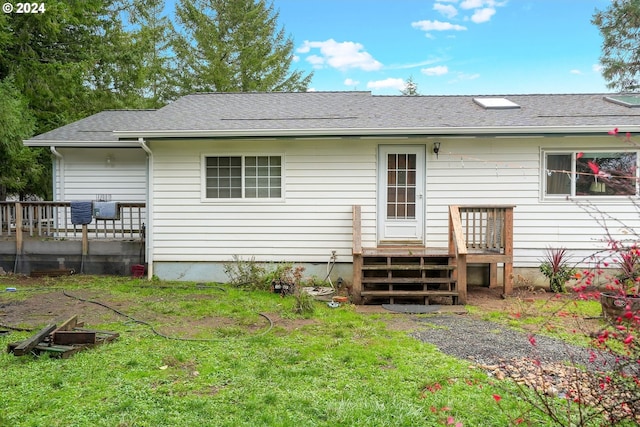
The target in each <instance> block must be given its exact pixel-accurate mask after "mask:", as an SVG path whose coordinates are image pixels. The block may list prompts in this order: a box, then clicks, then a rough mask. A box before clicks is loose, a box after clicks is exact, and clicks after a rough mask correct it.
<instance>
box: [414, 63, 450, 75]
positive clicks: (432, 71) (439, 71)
mask: <svg viewBox="0 0 640 427" xmlns="http://www.w3.org/2000/svg"><path fill="white" fill-rule="evenodd" d="M420 72H421V73H422V74H426V75H427V76H443V75H445V74H448V73H449V68H448V67H447V66H445V65H438V66H437V67H430V68H423V69H422V70H420Z"/></svg>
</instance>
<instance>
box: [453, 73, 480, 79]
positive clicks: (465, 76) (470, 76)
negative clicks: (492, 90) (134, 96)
mask: <svg viewBox="0 0 640 427" xmlns="http://www.w3.org/2000/svg"><path fill="white" fill-rule="evenodd" d="M478 78H480V74H478V73H476V74H465V73H458V80H475V79H478Z"/></svg>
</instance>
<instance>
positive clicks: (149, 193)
mask: <svg viewBox="0 0 640 427" xmlns="http://www.w3.org/2000/svg"><path fill="white" fill-rule="evenodd" d="M138 144H140V148H142V149H143V150H144V151H145V153H147V200H146V202H145V203H146V205H147V229H146V236H145V239H146V245H147V279H149V280H151V279H152V278H153V152H152V151H151V149H150V148H149V146H148V145H147V142H146V141H145V140H144V138H138Z"/></svg>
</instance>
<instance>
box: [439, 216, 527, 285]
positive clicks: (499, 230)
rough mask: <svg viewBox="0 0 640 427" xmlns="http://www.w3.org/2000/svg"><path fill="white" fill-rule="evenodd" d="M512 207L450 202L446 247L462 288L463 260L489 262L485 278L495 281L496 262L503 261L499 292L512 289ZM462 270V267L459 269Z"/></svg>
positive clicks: (493, 283)
mask: <svg viewBox="0 0 640 427" xmlns="http://www.w3.org/2000/svg"><path fill="white" fill-rule="evenodd" d="M513 208H514V206H506V205H487V206H450V207H449V250H450V253H454V254H455V255H456V259H457V262H458V275H459V276H458V285H460V279H461V277H460V275H464V277H463V278H462V279H463V281H464V286H460V287H461V288H463V289H465V290H466V268H462V267H461V265H460V262H463V263H464V265H465V267H466V264H467V263H478V264H489V266H490V270H489V282H490V285H491V286H494V285H495V284H496V283H497V265H498V264H503V280H502V282H503V293H504V294H505V295H508V294H510V293H511V291H512V289H513V277H512V276H513ZM463 270H465V271H463Z"/></svg>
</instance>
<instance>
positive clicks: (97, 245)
mask: <svg viewBox="0 0 640 427" xmlns="http://www.w3.org/2000/svg"><path fill="white" fill-rule="evenodd" d="M15 250H16V244H15V241H2V242H0V267H2V268H3V269H4V271H7V272H14V273H16V274H26V275H30V274H32V273H37V272H43V271H50V270H62V269H73V270H74V271H75V272H76V273H84V274H104V275H117V276H127V275H130V274H131V266H133V265H135V264H140V263H142V262H143V254H144V250H143V246H142V244H141V243H140V242H139V241H108V240H104V241H103V240H98V241H90V242H89V251H88V253H87V255H85V256H82V242H80V241H77V240H25V241H24V243H23V251H22V253H21V254H19V255H16V252H15Z"/></svg>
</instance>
